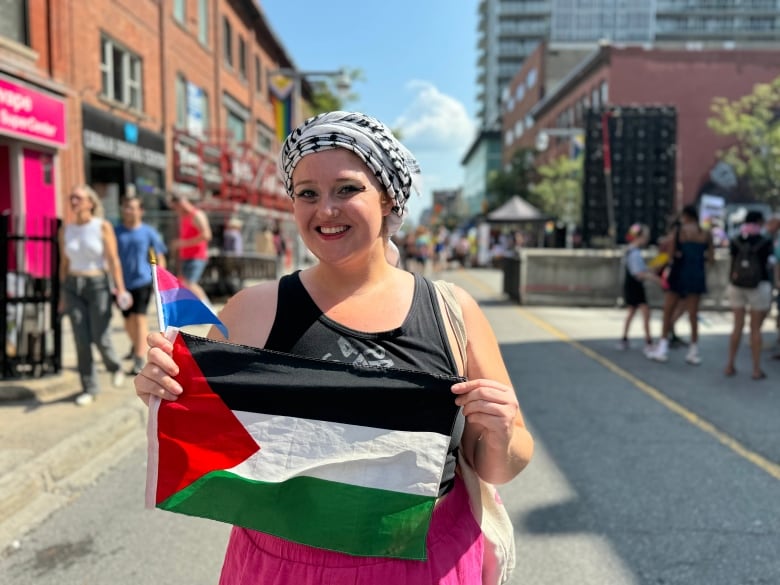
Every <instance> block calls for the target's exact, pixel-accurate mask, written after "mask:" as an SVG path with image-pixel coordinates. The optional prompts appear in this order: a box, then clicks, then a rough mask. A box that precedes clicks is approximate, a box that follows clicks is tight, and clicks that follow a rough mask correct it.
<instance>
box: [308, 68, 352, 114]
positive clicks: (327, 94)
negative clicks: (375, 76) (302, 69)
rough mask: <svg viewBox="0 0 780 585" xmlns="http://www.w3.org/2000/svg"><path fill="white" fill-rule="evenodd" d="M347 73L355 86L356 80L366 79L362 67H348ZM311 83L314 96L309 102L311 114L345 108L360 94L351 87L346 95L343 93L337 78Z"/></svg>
mask: <svg viewBox="0 0 780 585" xmlns="http://www.w3.org/2000/svg"><path fill="white" fill-rule="evenodd" d="M347 74H348V75H349V78H350V79H351V80H352V87H354V86H355V82H357V81H364V80H365V79H364V75H363V72H362V71H361V70H360V69H347ZM311 85H312V96H311V102H310V103H309V107H310V110H311V115H315V114H321V113H323V112H332V111H334V110H343V109H344V108H345V106H346V104H348V103H350V102H355V101H357V100H358V98H359V96H358V94H357V93H355V92H354V91H352V90H351V89H350V91H349V92H348V93H347V94H346V95H341V93H340V92H339V90H338V89H337V88H336V80H335V79H333V78H325V79H322V80H317V81H312V82H311Z"/></svg>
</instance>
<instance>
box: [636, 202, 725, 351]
mask: <svg viewBox="0 0 780 585" xmlns="http://www.w3.org/2000/svg"><path fill="white" fill-rule="evenodd" d="M665 243H666V245H667V246H668V249H669V258H670V259H671V267H670V268H669V275H668V288H667V289H666V291H665V292H664V307H663V326H662V330H661V338H660V339H659V340H658V344H657V345H656V346H655V347H654V348H653V349H652V350H651V351H649V352H648V354H647V357H649V358H650V359H652V360H655V361H658V362H665V361H667V360H668V359H669V335H670V332H671V331H672V327H673V325H674V321H675V320H676V318H677V317H678V316H679V315H680V314H681V313H682V311H687V312H688V320H689V323H690V326H691V341H690V343H689V345H688V353H687V355H686V356H685V361H686V362H687V363H689V364H691V365H699V364H700V363H701V356H700V355H699V344H698V342H699V303H700V302H701V296H702V295H703V294H704V293H706V292H707V268H706V267H707V264H712V262H713V259H714V248H713V245H712V236H711V235H710V232H709V231H708V230H705V229H702V227H701V226H700V225H699V213H698V211H697V210H696V207H695V206H693V205H687V206H685V207H684V208H683V210H682V212H681V213H680V219H679V220H678V221H677V222H675V223H674V224H673V227H672V231H671V232H670V233H669V234H667V236H666V239H665ZM678 311H679V312H678Z"/></svg>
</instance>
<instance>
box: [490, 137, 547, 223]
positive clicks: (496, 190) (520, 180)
mask: <svg viewBox="0 0 780 585" xmlns="http://www.w3.org/2000/svg"><path fill="white" fill-rule="evenodd" d="M533 152H534V151H533V150H531V149H529V148H521V149H518V150H516V151H515V153H514V154H513V155H512V160H511V161H510V167H509V170H508V171H492V172H491V173H490V174H489V175H488V181H487V187H488V211H490V210H493V209H495V208H496V207H500V206H501V205H502V204H503V203H506V202H507V201H509V200H510V199H511V198H512V197H514V196H515V195H519V196H520V197H522V198H523V199H525V200H526V201H528V203H530V204H531V205H534V206H537V205H536V202H535V201H534V195H533V193H531V191H530V189H529V185H530V184H531V179H532V178H533V172H534V171H533ZM537 207H538V206H537Z"/></svg>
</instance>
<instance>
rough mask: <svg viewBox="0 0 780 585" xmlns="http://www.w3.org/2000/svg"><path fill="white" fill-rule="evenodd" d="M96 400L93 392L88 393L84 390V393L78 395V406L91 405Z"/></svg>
mask: <svg viewBox="0 0 780 585" xmlns="http://www.w3.org/2000/svg"><path fill="white" fill-rule="evenodd" d="M94 401H95V397H94V396H92V394H88V393H87V392H84V393H83V394H79V395H78V396H76V405H77V406H89V405H90V404H92V403H93V402H94Z"/></svg>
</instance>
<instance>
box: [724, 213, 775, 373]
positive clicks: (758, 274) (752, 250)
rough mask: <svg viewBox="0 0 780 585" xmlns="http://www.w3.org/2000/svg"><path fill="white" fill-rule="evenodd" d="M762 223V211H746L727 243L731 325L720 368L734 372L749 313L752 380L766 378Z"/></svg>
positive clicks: (767, 304) (767, 302) (767, 305)
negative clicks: (737, 231) (763, 364)
mask: <svg viewBox="0 0 780 585" xmlns="http://www.w3.org/2000/svg"><path fill="white" fill-rule="evenodd" d="M763 225H764V216H763V214H762V213H761V212H760V211H749V212H748V214H747V216H746V217H745V223H744V224H742V227H741V228H740V234H739V236H738V237H736V238H734V239H733V240H732V241H731V243H730V244H729V251H730V253H731V269H730V271H729V283H730V284H729V291H728V294H729V301H730V303H731V310H732V312H733V313H734V326H733V329H732V330H731V337H730V338H729V355H728V360H727V362H726V369H725V370H724V374H725V375H726V376H734V375H735V374H736V373H737V370H736V367H735V366H734V360H735V359H736V356H737V350H738V349H739V344H740V342H741V340H742V330H743V329H744V327H745V317H746V316H747V315H748V314H749V315H750V353H751V357H752V363H753V374H752V377H753V379H754V380H763V379H764V378H766V374H765V373H764V372H763V371H762V370H761V325H762V324H763V322H764V319H766V316H767V315H768V314H769V310H770V309H771V307H772V281H771V277H770V273H769V256H770V255H771V254H772V240H770V239H769V238H767V237H765V236H764V235H762V234H761V229H762V227H763ZM748 311H749V313H748Z"/></svg>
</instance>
